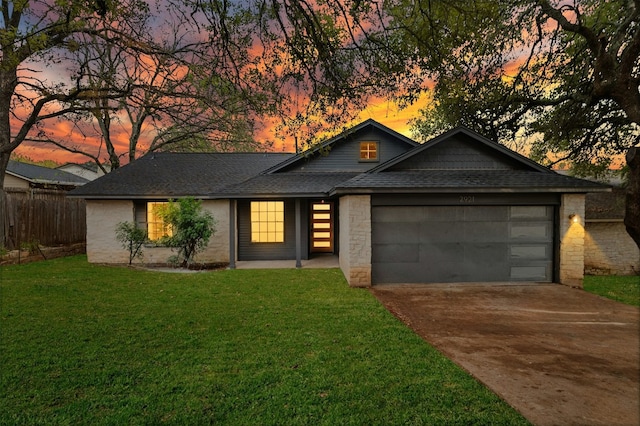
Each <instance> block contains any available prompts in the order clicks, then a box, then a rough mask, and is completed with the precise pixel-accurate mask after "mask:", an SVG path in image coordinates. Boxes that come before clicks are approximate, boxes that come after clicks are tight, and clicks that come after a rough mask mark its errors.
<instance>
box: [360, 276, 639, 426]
mask: <svg viewBox="0 0 640 426" xmlns="http://www.w3.org/2000/svg"><path fill="white" fill-rule="evenodd" d="M371 291H372V293H373V294H374V295H375V296H376V297H377V298H378V299H379V300H380V301H381V302H382V303H383V304H384V305H385V306H386V307H387V309H389V310H390V311H391V312H392V313H394V314H395V315H396V316H397V317H398V318H399V319H400V320H402V321H403V322H405V323H406V324H407V325H408V326H409V327H411V328H412V329H413V330H414V331H415V332H416V333H417V334H418V335H420V336H422V337H423V338H424V339H425V340H427V341H428V342H429V343H431V344H432V345H434V346H435V347H436V348H437V349H439V350H440V351H441V352H442V353H444V354H445V355H446V356H447V357H449V358H450V359H451V360H453V361H454V362H455V363H456V364H458V365H460V366H461V367H462V368H464V369H465V370H467V371H468V372H469V373H470V374H472V375H473V376H474V377H476V378H477V379H478V380H480V381H481V382H483V383H484V384H485V385H487V386H488V387H489V388H490V389H492V390H493V391H494V392H495V393H497V394H498V395H499V396H500V397H501V398H503V399H504V400H505V401H506V402H507V403H509V404H510V405H511V406H513V407H514V408H515V409H516V410H518V411H519V412H520V413H522V414H523V415H524V416H525V417H526V418H527V419H528V420H529V421H531V422H532V423H533V424H535V425H581V426H583V425H625V426H633V425H638V424H640V356H639V352H640V327H639V321H640V313H639V310H638V308H635V307H632V306H628V305H624V304H622V303H618V302H614V301H611V300H608V299H605V298H602V297H599V296H595V295H593V294H590V293H587V292H585V291H584V290H580V289H574V288H569V287H566V286H562V285H559V284H548V285H545V284H541V285H491V284H450V285H444V284H441V285H428V284H425V285H419V286H415V285H394V286H377V287H374V288H372V290H371Z"/></svg>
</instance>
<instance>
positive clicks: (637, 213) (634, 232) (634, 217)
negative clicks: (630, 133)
mask: <svg viewBox="0 0 640 426" xmlns="http://www.w3.org/2000/svg"><path fill="white" fill-rule="evenodd" d="M627 165H628V166H629V179H628V183H627V196H626V211H625V216H624V225H625V226H626V228H627V232H628V233H629V235H630V236H631V238H633V241H635V243H636V245H637V246H638V248H640V147H633V148H629V151H627Z"/></svg>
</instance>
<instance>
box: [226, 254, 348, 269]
mask: <svg viewBox="0 0 640 426" xmlns="http://www.w3.org/2000/svg"><path fill="white" fill-rule="evenodd" d="M301 263H302V266H301V268H302V269H325V268H339V267H340V263H339V259H338V255H337V254H322V255H316V256H313V257H312V258H310V259H307V260H302V261H301ZM295 267H296V261H295V260H239V261H237V262H236V269H293V268H295Z"/></svg>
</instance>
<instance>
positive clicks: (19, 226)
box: [0, 188, 87, 250]
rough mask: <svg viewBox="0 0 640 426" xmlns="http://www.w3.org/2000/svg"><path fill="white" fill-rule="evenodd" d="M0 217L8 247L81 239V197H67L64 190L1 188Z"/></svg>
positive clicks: (83, 217) (83, 225)
mask: <svg viewBox="0 0 640 426" xmlns="http://www.w3.org/2000/svg"><path fill="white" fill-rule="evenodd" d="M0 220H2V223H1V224H0V225H2V226H3V228H2V229H1V230H2V231H3V232H1V233H0V236H2V235H4V238H3V239H4V241H2V240H0V245H1V246H3V247H4V248H5V249H7V250H17V249H24V248H34V246H35V245H39V246H59V245H68V244H76V243H84V242H85V240H86V236H87V233H86V209H85V202H84V200H80V199H76V198H67V197H66V196H65V192H64V191H58V190H51V189H13V188H8V189H5V190H4V191H0Z"/></svg>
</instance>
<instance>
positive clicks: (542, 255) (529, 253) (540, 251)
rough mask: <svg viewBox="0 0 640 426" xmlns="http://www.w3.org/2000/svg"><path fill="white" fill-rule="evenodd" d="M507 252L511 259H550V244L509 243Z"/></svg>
mask: <svg viewBox="0 0 640 426" xmlns="http://www.w3.org/2000/svg"><path fill="white" fill-rule="evenodd" d="M509 254H510V257H511V259H512V260H518V259H529V260H536V259H537V260H550V259H551V256H552V246H551V245H550V244H520V245H514V244H511V245H510V246H509Z"/></svg>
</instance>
